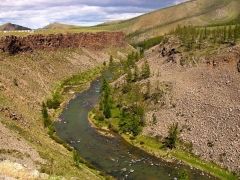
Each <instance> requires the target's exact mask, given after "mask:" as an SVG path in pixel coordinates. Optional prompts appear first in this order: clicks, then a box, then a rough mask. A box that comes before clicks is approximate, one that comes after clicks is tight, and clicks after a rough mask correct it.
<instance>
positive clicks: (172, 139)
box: [163, 123, 179, 149]
mask: <svg viewBox="0 0 240 180" xmlns="http://www.w3.org/2000/svg"><path fill="white" fill-rule="evenodd" d="M168 133H169V135H168V137H166V138H165V140H164V142H163V144H164V146H165V147H167V148H170V149H173V148H176V146H177V142H178V135H179V130H178V123H176V124H175V123H173V124H172V125H171V126H170V128H169V130H168Z"/></svg>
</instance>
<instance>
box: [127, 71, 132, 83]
mask: <svg viewBox="0 0 240 180" xmlns="http://www.w3.org/2000/svg"><path fill="white" fill-rule="evenodd" d="M132 77H133V74H132V71H131V69H128V70H127V75H126V81H127V83H130V82H132Z"/></svg>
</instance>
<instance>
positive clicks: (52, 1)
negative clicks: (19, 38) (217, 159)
mask: <svg viewBox="0 0 240 180" xmlns="http://www.w3.org/2000/svg"><path fill="white" fill-rule="evenodd" d="M184 1H186V0H0V25H2V24H5V23H8V22H10V23H13V24H18V25H22V26H25V27H28V28H32V29H37V28H42V27H44V26H46V25H48V24H50V23H54V22H59V23H63V24H72V25H78V26H93V25H97V24H100V23H104V22H109V21H115V20H125V19H130V18H133V17H136V16H139V15H142V14H145V13H148V12H151V11H154V10H157V9H161V8H164V7H168V6H171V5H175V4H179V3H181V2H184Z"/></svg>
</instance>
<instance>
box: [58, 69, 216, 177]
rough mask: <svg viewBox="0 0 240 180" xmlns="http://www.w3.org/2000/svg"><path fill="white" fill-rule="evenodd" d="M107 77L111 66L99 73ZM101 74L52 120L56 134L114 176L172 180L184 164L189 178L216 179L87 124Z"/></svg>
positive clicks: (95, 99) (84, 156)
mask: <svg viewBox="0 0 240 180" xmlns="http://www.w3.org/2000/svg"><path fill="white" fill-rule="evenodd" d="M102 76H105V77H106V78H107V79H110V78H111V77H112V76H113V73H112V70H111V69H108V70H106V71H105V72H103V73H102ZM102 76H101V77H99V78H97V79H96V80H94V81H93V82H92V83H91V85H90V88H89V89H88V90H86V91H83V92H81V93H77V94H76V98H74V99H71V100H70V101H69V103H68V104H67V105H66V107H65V108H64V109H63V111H62V113H61V115H60V116H59V119H60V121H57V122H55V124H54V126H55V127H56V129H57V135H58V136H59V137H60V138H61V139H62V140H64V141H65V142H67V143H68V144H70V145H71V146H73V147H74V148H75V149H76V150H77V151H78V152H79V154H80V156H81V157H82V158H84V159H85V160H87V161H89V162H90V163H92V164H93V165H94V166H95V167H96V168H97V169H99V170H101V171H104V172H106V173H107V174H110V175H112V176H113V177H115V178H116V179H129V180H130V179H132V180H173V179H174V178H175V179H176V178H177V177H178V175H177V174H178V172H179V171H180V170H181V169H183V168H185V169H187V170H188V172H189V179H190V180H202V179H211V180H213V179H217V178H215V177H213V176H211V175H210V174H208V173H205V172H202V171H201V170H198V169H195V168H192V167H190V166H187V165H184V164H183V163H182V162H181V161H176V162H171V163H170V162H166V161H164V160H161V159H159V158H156V157H154V156H152V155H150V154H148V153H146V152H144V151H143V150H141V149H139V148H137V147H134V146H133V145H131V144H130V143H128V142H126V141H125V140H124V139H122V138H121V137H120V136H119V135H116V136H115V137H107V136H103V135H101V134H100V133H98V132H97V131H96V129H95V128H93V127H92V126H91V124H90V123H89V121H88V112H89V111H90V110H91V109H92V108H93V107H94V106H95V105H96V104H97V103H98V101H99V97H100V90H99V89H100V85H101V79H102Z"/></svg>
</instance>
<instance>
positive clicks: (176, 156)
mask: <svg viewBox="0 0 240 180" xmlns="http://www.w3.org/2000/svg"><path fill="white" fill-rule="evenodd" d="M93 117H94V113H93V112H92V111H91V112H89V116H88V119H89V122H90V123H91V125H92V126H93V127H95V128H96V129H97V130H98V131H99V133H101V134H102V135H106V136H109V133H106V131H107V132H110V131H111V129H109V128H108V126H107V124H105V123H104V122H102V123H99V121H97V120H95V119H94V118H93ZM112 126H114V125H112ZM121 136H122V137H123V138H124V139H125V140H126V141H127V142H128V143H130V144H132V145H133V146H135V147H138V148H140V149H142V150H143V151H145V152H147V153H149V154H151V155H153V156H155V157H157V158H161V159H163V160H164V161H168V162H174V161H180V162H183V163H185V164H188V165H189V166H191V167H194V168H196V169H200V170H202V171H204V172H207V173H210V174H211V175H213V176H215V177H217V178H219V179H221V180H229V179H233V180H234V179H237V176H235V175H234V174H232V173H231V172H229V171H227V170H226V169H222V168H221V167H220V166H218V165H216V164H215V163H213V162H206V161H203V160H201V159H200V158H199V157H196V156H194V155H193V154H191V153H189V152H187V151H186V150H184V149H182V148H176V149H173V150H169V149H163V148H161V147H160V144H159V141H157V140H156V139H154V138H151V137H149V136H145V135H138V136H136V137H133V136H132V135H130V134H121Z"/></svg>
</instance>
